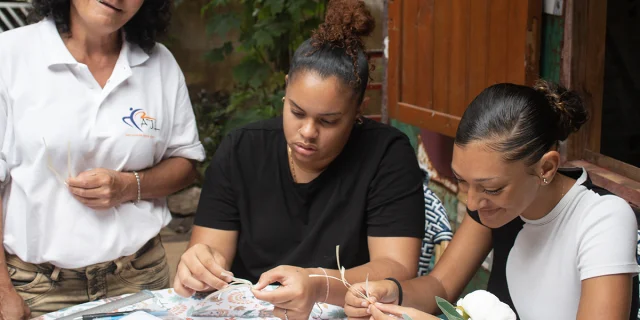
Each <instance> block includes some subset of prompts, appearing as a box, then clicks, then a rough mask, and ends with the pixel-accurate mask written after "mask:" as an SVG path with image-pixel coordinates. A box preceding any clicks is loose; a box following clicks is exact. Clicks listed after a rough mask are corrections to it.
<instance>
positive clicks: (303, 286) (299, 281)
mask: <svg viewBox="0 0 640 320" xmlns="http://www.w3.org/2000/svg"><path fill="white" fill-rule="evenodd" d="M274 282H279V283H280V284H281V286H280V287H278V288H277V289H275V290H273V291H270V292H267V291H261V290H262V289H264V288H266V287H267V286H268V285H270V284H272V283H274ZM251 291H252V292H253V294H254V295H255V297H256V298H258V299H260V300H263V301H266V302H269V303H271V304H273V305H274V310H273V314H274V316H276V317H278V318H280V319H283V320H307V319H309V315H310V314H311V311H312V310H313V305H314V304H315V302H316V301H317V290H316V288H314V287H313V282H312V281H311V278H309V272H308V271H307V270H306V269H303V268H298V267H292V266H279V267H276V268H274V269H272V270H269V271H267V272H265V273H263V274H262V276H260V280H259V281H258V284H256V286H255V287H254V288H253V289H252V290H251Z"/></svg>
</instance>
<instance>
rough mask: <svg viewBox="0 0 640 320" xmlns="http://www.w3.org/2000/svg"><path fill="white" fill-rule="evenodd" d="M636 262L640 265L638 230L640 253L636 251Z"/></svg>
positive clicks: (639, 232) (639, 243) (639, 241)
mask: <svg viewBox="0 0 640 320" xmlns="http://www.w3.org/2000/svg"><path fill="white" fill-rule="evenodd" d="M636 260H637V261H638V264H640V230H638V251H636Z"/></svg>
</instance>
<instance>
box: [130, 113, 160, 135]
mask: <svg viewBox="0 0 640 320" xmlns="http://www.w3.org/2000/svg"><path fill="white" fill-rule="evenodd" d="M129 111H131V114H129V116H126V117H122V122H124V123H125V124H126V125H128V126H129V127H131V128H136V129H138V131H140V132H144V130H143V129H147V130H154V131H160V128H158V123H157V122H156V118H153V117H151V116H149V115H147V113H146V112H145V111H144V110H143V109H133V108H129Z"/></svg>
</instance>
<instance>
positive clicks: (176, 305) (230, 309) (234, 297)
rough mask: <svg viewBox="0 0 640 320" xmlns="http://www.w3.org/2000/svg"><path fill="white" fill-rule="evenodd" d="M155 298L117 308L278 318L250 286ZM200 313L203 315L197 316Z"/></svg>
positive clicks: (336, 315)
mask: <svg viewBox="0 0 640 320" xmlns="http://www.w3.org/2000/svg"><path fill="white" fill-rule="evenodd" d="M151 292H152V293H153V295H154V298H152V299H148V300H146V301H143V302H140V303H138V304H135V305H133V306H129V307H126V308H123V309H120V310H114V311H129V310H139V309H150V310H166V311H169V315H168V316H166V317H162V318H163V319H165V320H177V319H239V318H243V319H248V318H254V319H278V318H275V317H274V316H273V305H271V304H270V303H267V302H263V301H260V300H258V299H256V298H255V297H254V296H253V294H251V291H249V290H248V289H247V288H238V289H236V290H232V291H230V292H226V293H223V294H222V295H221V296H219V297H211V298H209V299H205V298H206V295H203V294H196V295H195V296H193V297H191V298H182V297H180V296H178V295H177V294H176V293H175V292H174V291H173V289H164V290H158V291H151ZM125 296H127V295H123V296H120V297H114V298H107V299H103V300H98V301H92V302H87V303H85V304H81V305H78V306H74V307H70V308H67V309H63V310H60V311H57V312H53V313H49V314H46V315H43V316H40V317H38V318H35V319H37V320H49V319H57V318H60V317H64V316H67V315H70V314H73V313H76V312H78V311H82V310H86V309H89V308H93V307H96V306H98V305H101V304H105V303H107V302H111V301H115V300H118V299H120V298H122V297H125ZM194 315H199V316H194ZM345 318H346V315H345V314H344V311H343V309H342V308H340V307H337V306H333V305H329V304H324V303H319V304H317V305H316V306H315V307H314V310H313V312H312V313H311V316H310V317H309V319H314V320H320V319H322V320H333V319H345Z"/></svg>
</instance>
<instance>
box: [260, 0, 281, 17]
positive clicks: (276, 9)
mask: <svg viewBox="0 0 640 320" xmlns="http://www.w3.org/2000/svg"><path fill="white" fill-rule="evenodd" d="M264 3H265V5H267V6H269V7H271V13H272V14H278V13H280V12H282V10H283V9H284V0H267V1H265V2H264Z"/></svg>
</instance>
